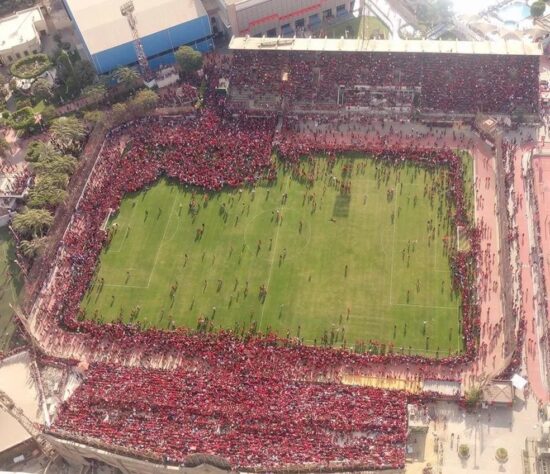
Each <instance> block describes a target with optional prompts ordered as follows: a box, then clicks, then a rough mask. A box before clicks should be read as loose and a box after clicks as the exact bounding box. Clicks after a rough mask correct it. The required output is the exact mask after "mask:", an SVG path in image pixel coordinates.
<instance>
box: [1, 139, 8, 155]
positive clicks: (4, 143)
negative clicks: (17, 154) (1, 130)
mask: <svg viewBox="0 0 550 474" xmlns="http://www.w3.org/2000/svg"><path fill="white" fill-rule="evenodd" d="M9 151H10V144H9V143H8V141H7V140H6V138H5V137H3V136H0V157H6V156H7V155H8V153H9Z"/></svg>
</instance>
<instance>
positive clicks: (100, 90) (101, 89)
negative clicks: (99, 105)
mask: <svg viewBox="0 0 550 474" xmlns="http://www.w3.org/2000/svg"><path fill="white" fill-rule="evenodd" d="M106 92H107V89H106V88H105V86H104V85H103V84H101V83H98V84H92V85H91V86H88V87H85V88H84V90H83V91H82V95H83V96H84V97H86V98H87V99H89V100H90V102H91V103H92V104H95V103H96V102H101V101H102V100H103V98H104V97H105V94H106Z"/></svg>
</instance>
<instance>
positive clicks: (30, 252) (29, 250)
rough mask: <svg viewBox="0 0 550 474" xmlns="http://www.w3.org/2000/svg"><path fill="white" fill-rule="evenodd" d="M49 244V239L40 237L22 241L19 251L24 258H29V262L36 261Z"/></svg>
mask: <svg viewBox="0 0 550 474" xmlns="http://www.w3.org/2000/svg"><path fill="white" fill-rule="evenodd" d="M47 242H48V238H47V237H39V238H36V239H32V240H22V241H21V242H20V243H19V251H20V252H21V253H22V254H23V256H24V257H26V258H28V259H29V260H34V259H35V258H36V257H37V256H38V255H40V253H41V252H42V250H43V249H44V247H45V246H46V243H47Z"/></svg>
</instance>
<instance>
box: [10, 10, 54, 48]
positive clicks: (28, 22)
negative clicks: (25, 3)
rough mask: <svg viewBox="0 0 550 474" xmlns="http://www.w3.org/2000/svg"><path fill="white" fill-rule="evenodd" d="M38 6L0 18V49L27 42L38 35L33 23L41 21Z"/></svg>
mask: <svg viewBox="0 0 550 474" xmlns="http://www.w3.org/2000/svg"><path fill="white" fill-rule="evenodd" d="M42 20H43V18H42V13H40V8H31V9H29V10H24V11H20V12H17V13H15V14H13V15H11V16H8V17H5V18H2V19H1V20H0V51H6V50H9V49H11V48H13V47H15V46H18V45H20V44H25V43H28V42H29V41H32V40H33V39H35V38H36V37H37V36H38V33H37V32H36V29H35V27H34V24H35V23H36V22H37V21H42Z"/></svg>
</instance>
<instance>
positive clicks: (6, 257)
mask: <svg viewBox="0 0 550 474" xmlns="http://www.w3.org/2000/svg"><path fill="white" fill-rule="evenodd" d="M15 258H16V255H15V246H14V244H13V240H12V237H11V235H10V233H9V231H8V229H7V228H4V229H0V350H2V351H8V350H9V349H10V348H11V347H12V345H13V344H17V343H19V342H20V341H17V340H16V339H17V338H16V337H14V333H15V329H16V328H15V324H14V322H13V320H12V314H13V311H12V309H11V308H10V304H14V303H17V301H18V298H19V292H20V291H21V287H22V286H23V280H22V277H21V274H20V273H19V268H18V267H17V265H16V264H15V263H14V259H15ZM10 274H11V276H10Z"/></svg>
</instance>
